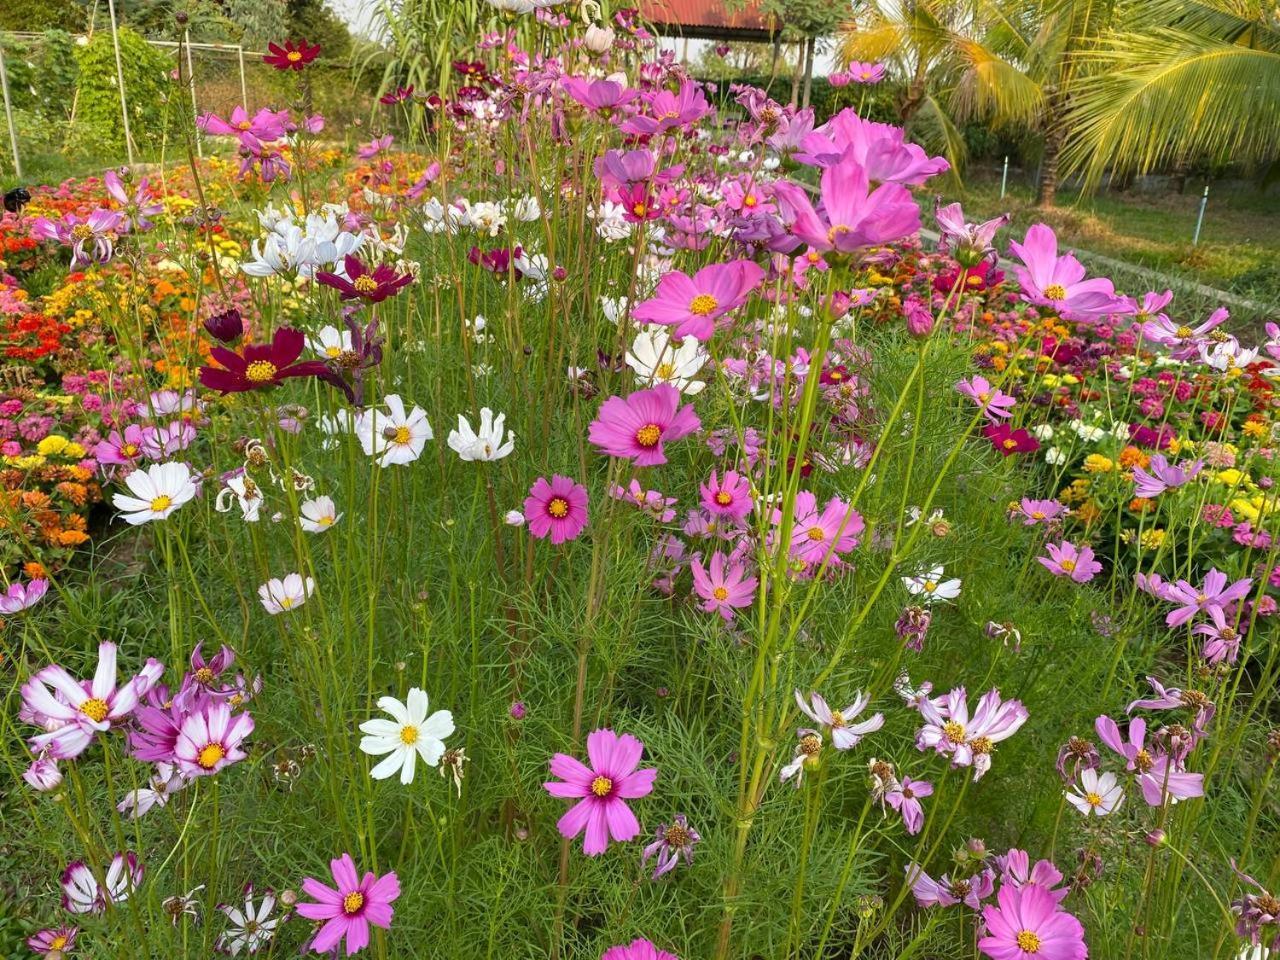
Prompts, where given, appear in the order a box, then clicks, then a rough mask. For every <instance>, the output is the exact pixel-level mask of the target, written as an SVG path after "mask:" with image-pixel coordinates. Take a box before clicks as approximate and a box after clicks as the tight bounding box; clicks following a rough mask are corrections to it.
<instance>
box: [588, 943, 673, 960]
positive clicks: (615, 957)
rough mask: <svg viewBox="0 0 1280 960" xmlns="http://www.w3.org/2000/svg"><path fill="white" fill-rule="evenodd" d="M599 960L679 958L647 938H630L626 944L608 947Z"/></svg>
mask: <svg viewBox="0 0 1280 960" xmlns="http://www.w3.org/2000/svg"><path fill="white" fill-rule="evenodd" d="M600 960H680V958H679V957H677V956H676V955H675V954H674V953H667V951H665V950H659V949H658V948H657V947H655V946H654V945H653V943H651V942H650V941H648V940H632V941H631V943H630V945H628V946H620V947H610V948H609V949H608V950H606V951H605V952H604V953H603V954H601V956H600Z"/></svg>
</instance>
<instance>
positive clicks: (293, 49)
mask: <svg viewBox="0 0 1280 960" xmlns="http://www.w3.org/2000/svg"><path fill="white" fill-rule="evenodd" d="M267 49H268V50H269V51H271V52H270V53H265V54H263V55H262V62H263V63H269V64H271V66H273V67H275V68H276V69H277V70H301V69H302V68H303V67H305V66H306V65H307V64H309V63H310V62H311V61H312V60H314V59H315V58H316V57H318V56H320V44H318V43H317V44H315V45H314V46H308V44H307V41H305V40H298V41H293V40H286V41H285V42H284V46H283V47H282V46H280V44H278V43H268V44H267Z"/></svg>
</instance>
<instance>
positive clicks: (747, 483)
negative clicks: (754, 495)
mask: <svg viewBox="0 0 1280 960" xmlns="http://www.w3.org/2000/svg"><path fill="white" fill-rule="evenodd" d="M698 490H699V491H700V492H701V493H702V506H703V508H704V509H705V510H706V511H707V512H708V513H711V514H715V515H717V516H722V517H733V518H734V519H737V520H741V519H742V518H743V517H745V516H746V515H747V514H749V513H750V512H751V508H752V501H751V480H750V479H749V478H748V477H745V476H742V475H741V474H739V473H738V472H737V471H736V470H729V471H727V472H726V473H725V475H724V476H723V477H720V476H718V475H717V474H716V471H714V470H712V471H711V477H710V479H708V480H707V482H706V483H704V484H701V485H700V486H699V487H698Z"/></svg>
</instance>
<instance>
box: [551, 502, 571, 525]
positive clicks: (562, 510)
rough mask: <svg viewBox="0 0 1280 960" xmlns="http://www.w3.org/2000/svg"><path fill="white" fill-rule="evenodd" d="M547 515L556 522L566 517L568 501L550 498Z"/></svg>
mask: <svg viewBox="0 0 1280 960" xmlns="http://www.w3.org/2000/svg"><path fill="white" fill-rule="evenodd" d="M547 513H549V514H551V515H552V516H553V517H555V518H556V519H557V520H560V519H563V518H564V517H567V516H568V515H569V501H568V500H566V499H565V498H564V497H552V498H551V501H550V502H549V503H548V504H547Z"/></svg>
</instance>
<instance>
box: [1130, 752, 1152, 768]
mask: <svg viewBox="0 0 1280 960" xmlns="http://www.w3.org/2000/svg"><path fill="white" fill-rule="evenodd" d="M1133 765H1134V766H1135V767H1137V768H1138V772H1139V773H1146V772H1147V771H1148V770H1150V769H1151V768H1152V767H1153V766H1155V760H1153V759H1152V757H1151V754H1150V753H1148V752H1147V751H1146V750H1139V751H1138V752H1137V754H1136V755H1135V756H1134V758H1133Z"/></svg>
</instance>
